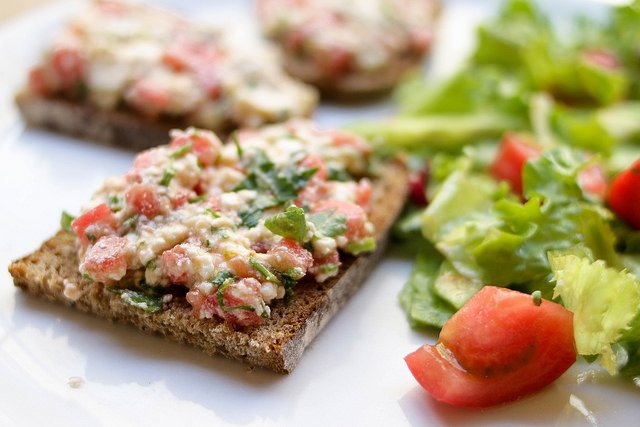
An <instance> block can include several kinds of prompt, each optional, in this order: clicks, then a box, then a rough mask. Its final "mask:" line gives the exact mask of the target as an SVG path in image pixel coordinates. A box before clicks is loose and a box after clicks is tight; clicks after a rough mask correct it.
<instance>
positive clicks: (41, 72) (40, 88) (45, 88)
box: [29, 67, 55, 96]
mask: <svg viewBox="0 0 640 427" xmlns="http://www.w3.org/2000/svg"><path fill="white" fill-rule="evenodd" d="M29 87H30V88H31V89H32V90H33V91H35V92H36V93H37V94H39V95H44V96H46V95H50V94H51V93H52V92H53V91H54V90H55V88H52V87H51V84H50V83H49V82H48V79H47V76H46V71H45V69H44V68H43V67H34V68H32V69H31V70H30V71H29Z"/></svg>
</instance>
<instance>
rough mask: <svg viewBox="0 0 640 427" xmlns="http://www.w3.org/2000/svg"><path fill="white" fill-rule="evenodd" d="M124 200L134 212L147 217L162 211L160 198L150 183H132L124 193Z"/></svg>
mask: <svg viewBox="0 0 640 427" xmlns="http://www.w3.org/2000/svg"><path fill="white" fill-rule="evenodd" d="M125 200H126V201H127V204H128V205H129V206H131V207H132V208H133V210H134V211H135V212H137V213H139V214H142V215H144V216H146V217H147V218H153V217H154V216H156V215H159V214H161V213H162V212H163V207H162V203H161V201H160V198H159V196H158V194H157V193H156V190H155V188H154V187H153V186H152V185H145V184H134V185H132V186H131V188H129V190H128V191H127V193H126V194H125Z"/></svg>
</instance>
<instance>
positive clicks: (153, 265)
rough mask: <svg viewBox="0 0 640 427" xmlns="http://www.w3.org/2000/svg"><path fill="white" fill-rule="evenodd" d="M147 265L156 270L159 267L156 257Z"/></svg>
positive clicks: (146, 265)
mask: <svg viewBox="0 0 640 427" xmlns="http://www.w3.org/2000/svg"><path fill="white" fill-rule="evenodd" d="M145 267H146V268H148V269H151V270H155V269H156V268H158V264H157V262H156V260H155V259H152V260H151V261H149V262H148V263H146V264H145Z"/></svg>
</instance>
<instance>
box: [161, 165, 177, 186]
mask: <svg viewBox="0 0 640 427" xmlns="http://www.w3.org/2000/svg"><path fill="white" fill-rule="evenodd" d="M174 176H176V173H175V172H174V171H172V170H171V169H166V170H165V171H164V174H163V175H162V179H161V180H160V185H162V186H163V187H166V186H168V185H169V183H170V182H171V180H172V179H173V177H174Z"/></svg>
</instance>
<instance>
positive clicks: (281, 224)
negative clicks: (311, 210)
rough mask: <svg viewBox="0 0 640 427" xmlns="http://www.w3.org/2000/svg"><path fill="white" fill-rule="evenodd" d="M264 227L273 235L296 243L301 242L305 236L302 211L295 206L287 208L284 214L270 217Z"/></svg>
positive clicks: (305, 228) (305, 229) (305, 230)
mask: <svg viewBox="0 0 640 427" xmlns="http://www.w3.org/2000/svg"><path fill="white" fill-rule="evenodd" d="M264 225H265V227H267V229H269V230H270V231H271V232H273V233H274V234H277V235H278V236H282V237H286V238H288V239H294V240H296V241H298V242H302V241H303V240H304V239H305V237H306V235H307V221H306V219H305V215H304V210H302V209H301V208H299V207H297V206H289V207H288V208H287V209H286V210H285V211H284V212H280V213H278V214H275V215H273V216H270V217H269V218H267V219H266V220H265V221H264Z"/></svg>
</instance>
